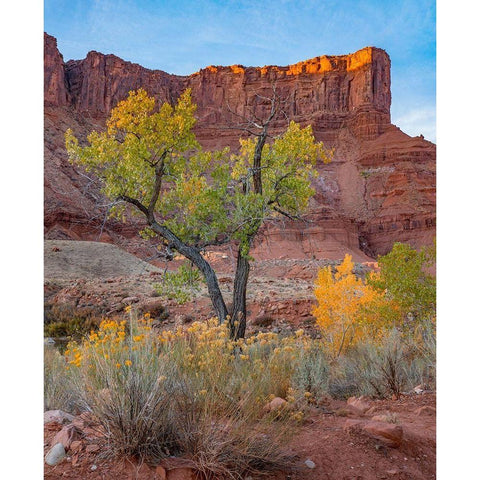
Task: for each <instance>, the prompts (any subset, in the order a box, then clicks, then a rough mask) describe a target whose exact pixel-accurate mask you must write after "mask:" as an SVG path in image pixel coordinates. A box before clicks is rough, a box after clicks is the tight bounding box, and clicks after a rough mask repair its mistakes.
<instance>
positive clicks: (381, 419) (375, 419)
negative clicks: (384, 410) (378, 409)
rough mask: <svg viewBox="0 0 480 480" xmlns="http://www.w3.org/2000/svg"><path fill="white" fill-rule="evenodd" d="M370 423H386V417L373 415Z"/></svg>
mask: <svg viewBox="0 0 480 480" xmlns="http://www.w3.org/2000/svg"><path fill="white" fill-rule="evenodd" d="M372 422H388V417H387V415H374V416H373V417H372Z"/></svg>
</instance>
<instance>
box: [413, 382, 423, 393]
mask: <svg viewBox="0 0 480 480" xmlns="http://www.w3.org/2000/svg"><path fill="white" fill-rule="evenodd" d="M413 391H414V393H416V394H417V395H420V394H421V393H423V392H424V391H425V388H424V385H421V384H420V385H417V386H416V387H415V388H414V389H413Z"/></svg>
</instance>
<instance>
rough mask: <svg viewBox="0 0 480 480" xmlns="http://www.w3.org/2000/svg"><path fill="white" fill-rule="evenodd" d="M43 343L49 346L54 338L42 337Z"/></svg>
mask: <svg viewBox="0 0 480 480" xmlns="http://www.w3.org/2000/svg"><path fill="white" fill-rule="evenodd" d="M43 344H44V345H45V346H46V347H51V346H53V345H55V340H54V339H53V338H52V337H46V338H44V339H43Z"/></svg>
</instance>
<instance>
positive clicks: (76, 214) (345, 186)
mask: <svg viewBox="0 0 480 480" xmlns="http://www.w3.org/2000/svg"><path fill="white" fill-rule="evenodd" d="M272 85H275V88H276V91H277V93H278V94H279V95H280V96H281V97H282V98H284V99H288V100H287V101H286V102H285V106H284V112H285V116H284V117H283V118H281V119H278V120H277V121H276V122H275V123H274V125H273V129H272V131H273V133H278V132H280V131H281V130H282V129H284V128H285V126H286V122H287V121H289V120H294V121H296V122H299V123H301V124H302V125H307V124H311V125H312V127H313V131H314V134H315V137H316V139H317V140H319V141H323V142H325V143H326V144H327V145H328V146H331V147H334V148H335V156H334V160H333V162H332V163H331V164H329V165H326V166H323V165H321V166H320V167H319V172H320V175H319V177H318V178H317V179H316V180H315V188H316V191H317V193H316V195H315V197H314V199H313V200H312V202H311V207H310V214H309V217H308V220H309V221H308V222H305V223H291V224H285V223H279V224H276V225H269V226H268V227H267V228H266V230H265V232H264V233H265V235H263V236H262V240H259V242H258V244H257V249H256V250H257V252H258V254H259V255H260V256H262V257H265V258H268V257H270V258H272V257H276V256H277V255H278V254H279V253H278V252H283V253H285V252H288V256H296V258H304V257H316V258H322V257H324V258H340V257H342V256H343V254H342V252H346V251H350V252H351V253H353V254H354V255H355V256H356V257H357V258H358V260H362V259H364V258H366V257H365V254H367V255H369V256H375V255H377V254H383V253H386V252H387V251H388V250H389V249H390V248H391V246H392V244H393V242H394V241H404V242H409V243H411V244H413V245H414V246H419V245H422V244H425V243H429V242H431V240H432V239H433V237H434V234H435V157H436V147H435V145H434V144H432V143H431V142H428V141H426V140H424V139H423V137H414V138H412V137H409V136H408V135H406V134H405V133H403V132H402V131H401V130H400V129H398V128H397V127H395V126H394V125H392V124H391V121H390V103H391V93H390V59H389V57H388V55H387V53H386V52H385V51H383V50H381V49H379V48H374V47H367V48H364V49H362V50H359V51H358V52H355V53H353V54H349V55H341V56H322V57H316V58H313V59H311V60H307V61H305V62H299V63H297V64H295V65H290V66H287V67H277V66H266V67H243V66H241V65H234V66H230V67H215V66H210V67H207V68H205V69H202V70H200V71H199V72H197V73H194V74H192V75H190V76H177V75H170V74H168V73H165V72H163V71H160V70H149V69H146V68H143V67H141V66H140V65H137V64H133V63H130V62H126V61H124V60H122V59H120V58H118V57H116V56H114V55H103V54H101V53H98V52H90V53H88V55H87V57H86V58H85V59H84V60H70V61H68V62H66V63H65V62H64V61H63V58H62V55H61V54H60V53H59V51H58V49H57V45H56V40H55V39H54V38H53V37H51V36H49V35H47V34H45V230H46V237H47V238H72V239H89V240H97V239H101V240H103V241H108V242H113V243H118V244H121V245H123V246H127V247H130V249H132V248H133V250H135V248H134V247H132V245H134V244H135V245H136V243H135V242H137V240H135V238H136V237H135V232H136V228H135V227H130V228H126V227H125V226H124V225H121V224H118V223H115V222H112V221H110V220H108V221H106V220H105V216H104V209H102V207H101V206H100V205H101V204H102V203H105V202H104V201H102V199H101V196H100V195H99V194H98V190H96V189H95V188H91V185H92V179H90V178H87V177H86V176H85V175H84V174H83V173H82V172H81V171H79V170H78V169H76V168H75V167H73V166H71V165H70V164H69V163H68V161H67V156H66V152H65V149H64V146H63V133H64V131H65V130H66V128H68V127H71V128H73V130H74V131H75V133H76V134H77V135H79V136H80V137H81V138H84V137H85V135H86V134H87V133H89V132H90V131H91V130H92V129H98V128H102V126H103V125H104V121H105V119H106V118H107V116H108V114H109V112H110V110H111V109H112V108H113V107H114V106H115V105H116V103H117V102H118V101H120V100H122V99H124V98H125V97H126V96H127V94H128V92H129V91H130V90H133V89H137V88H140V87H143V88H144V89H146V90H147V91H148V93H149V94H150V95H153V96H154V97H156V99H157V100H158V101H161V102H163V101H169V102H174V101H175V100H176V98H178V96H179V95H180V94H181V92H182V91H183V90H184V89H185V88H188V87H190V88H191V89H192V94H193V99H194V101H195V102H196V103H197V105H198V110H197V117H198V123H197V125H196V127H195V132H196V135H197V138H198V140H199V141H200V143H201V144H202V145H203V146H204V147H205V148H219V147H223V146H226V145H229V146H230V147H231V148H232V149H236V148H237V147H238V138H239V135H240V133H239V131H238V130H235V129H232V128H231V127H232V126H234V125H235V124H236V123H237V122H238V119H239V118H240V117H241V116H242V115H245V116H250V115H252V114H253V115H256V116H257V117H260V118H262V117H265V116H266V114H267V111H268V108H269V105H268V102H266V101H265V99H264V98H262V97H268V96H269V95H271V92H272Z"/></svg>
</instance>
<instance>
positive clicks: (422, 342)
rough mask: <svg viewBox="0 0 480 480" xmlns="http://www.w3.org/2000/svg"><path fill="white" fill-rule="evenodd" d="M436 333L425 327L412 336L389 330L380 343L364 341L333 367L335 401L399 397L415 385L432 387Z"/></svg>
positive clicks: (331, 383) (331, 390) (331, 386)
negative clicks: (362, 397)
mask: <svg viewBox="0 0 480 480" xmlns="http://www.w3.org/2000/svg"><path fill="white" fill-rule="evenodd" d="M434 337H435V333H434V328H433V326H429V327H424V328H423V329H422V331H421V332H420V331H418V332H417V334H416V335H415V336H405V335H402V334H401V333H400V332H399V331H398V330H395V329H392V330H390V331H389V332H387V333H386V335H385V337H384V338H383V339H382V340H381V341H380V342H379V341H375V342H374V341H372V340H369V341H368V340H367V341H365V342H363V343H362V344H359V345H357V346H356V347H355V348H353V349H351V350H350V351H349V352H348V353H347V354H346V355H344V356H342V357H340V358H338V359H337V361H336V362H335V364H334V365H333V366H332V371H333V374H332V378H331V381H330V387H329V388H330V393H331V394H332V395H333V396H335V397H340V398H342V397H343V398H347V397H349V396H352V395H368V396H373V397H379V398H385V397H390V396H392V395H394V396H396V397H398V396H399V395H400V394H401V393H402V392H404V391H408V390H411V389H412V388H413V387H414V386H415V385H418V384H428V385H434V384H435V338H434Z"/></svg>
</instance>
